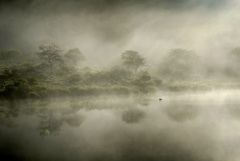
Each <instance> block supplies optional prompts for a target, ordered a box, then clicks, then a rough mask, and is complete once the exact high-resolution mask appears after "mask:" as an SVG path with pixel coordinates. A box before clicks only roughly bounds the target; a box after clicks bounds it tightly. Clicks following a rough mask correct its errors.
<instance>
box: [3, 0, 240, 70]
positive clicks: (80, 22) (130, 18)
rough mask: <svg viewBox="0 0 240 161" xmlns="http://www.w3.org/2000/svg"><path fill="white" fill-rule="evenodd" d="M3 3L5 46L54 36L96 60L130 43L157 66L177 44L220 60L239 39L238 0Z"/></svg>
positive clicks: (24, 46)
mask: <svg viewBox="0 0 240 161" xmlns="http://www.w3.org/2000/svg"><path fill="white" fill-rule="evenodd" d="M1 8H2V9H1V23H0V33H1V35H2V36H1V39H0V42H1V43H0V44H1V46H0V48H1V49H6V48H7V49H8V48H19V49H21V50H25V51H28V52H29V51H36V50H37V47H38V45H39V44H41V43H44V42H54V43H56V44H58V45H59V46H61V47H62V48H63V49H65V50H67V49H68V48H73V47H78V48H79V49H81V51H82V52H83V53H84V54H85V55H86V56H87V57H88V61H90V62H89V63H90V64H95V66H103V67H106V66H107V65H109V64H114V63H116V59H117V57H118V56H119V55H120V54H121V53H122V52H123V51H125V50H129V49H131V50H137V51H139V52H140V53H141V54H143V55H144V56H145V57H146V58H147V60H149V64H150V65H151V66H153V68H154V66H155V65H156V64H157V63H159V62H161V60H162V56H163V55H166V54H167V52H169V51H170V50H171V49H173V48H185V49H189V50H193V51H195V52H196V53H198V54H200V55H204V57H205V60H209V59H210V60H212V59H218V63H220V65H221V64H222V63H224V60H225V59H224V57H222V54H223V53H226V52H229V51H230V50H231V49H232V48H234V47H236V46H238V45H239V44H238V42H239V38H238V37H239V34H240V33H239V31H238V26H239V22H238V15H239V14H238V12H239V11H238V8H239V2H238V1H236V0H228V1H226V0H209V1H206V0H182V1H179V0H171V1H167V0H159V1H157V0H150V1H148V2H145V1H135V0H131V1H107V0H100V1H96V0H92V1H85V0H81V1H76V0H70V1H67V2H66V1H56V0H55V1H54V0H53V1H40V0H29V1H27V0H26V1H22V2H20V1H10V2H8V1H6V2H5V3H4V1H3V2H1ZM106 58H108V59H107V61H106ZM209 63H210V62H209Z"/></svg>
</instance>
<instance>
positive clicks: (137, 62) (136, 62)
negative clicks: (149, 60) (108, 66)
mask: <svg viewBox="0 0 240 161" xmlns="http://www.w3.org/2000/svg"><path fill="white" fill-rule="evenodd" d="M122 60H123V65H124V66H126V67H127V68H129V69H131V70H133V71H134V72H136V71H137V70H138V69H139V68H140V67H141V66H143V65H144V64H145V60H144V58H143V57H142V56H141V55H140V54H139V53H138V52H137V51H133V50H127V51H125V52H124V53H122Z"/></svg>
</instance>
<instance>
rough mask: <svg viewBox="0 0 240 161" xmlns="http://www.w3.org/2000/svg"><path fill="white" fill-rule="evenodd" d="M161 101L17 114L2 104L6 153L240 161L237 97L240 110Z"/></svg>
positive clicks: (0, 146)
mask: <svg viewBox="0 0 240 161" xmlns="http://www.w3.org/2000/svg"><path fill="white" fill-rule="evenodd" d="M158 99H159V97H157V96H156V97H155V96H152V97H151V96H148V97H147V96H131V97H122V98H121V97H98V98H97V99H96V98H94V99H93V98H84V99H83V98H67V99H54V100H43V101H24V102H21V101H20V102H18V103H17V106H16V107H15V108H9V107H8V106H7V103H6V104H5V103H2V104H1V106H0V138H1V139H0V150H1V151H0V154H1V156H4V157H8V158H10V159H11V158H12V159H15V160H34V161H43V160H44V161H52V160H69V161H78V160H84V161H95V160H99V161H101V160H105V161H110V160H111V161H123V160H124V161H134V160H137V161H183V160H184V161H238V160H239V157H240V156H239V152H240V150H239V145H240V142H239V141H238V140H240V132H238V131H240V130H238V129H239V127H240V122H239V121H238V120H237V121H236V118H237V119H238V118H240V112H239V111H240V110H239V105H240V101H239V100H238V98H236V99H235V100H234V104H229V102H227V103H226V102H221V103H219V102H218V101H215V100H210V99H209V97H206V100H204V99H203V97H202V96H201V101H199V99H198V96H194V95H192V97H191V99H189V97H186V98H185V97H181V98H180V97H175V98H174V97H173V96H172V95H171V96H169V97H167V96H165V97H164V100H163V101H159V100H158ZM209 100H210V101H209ZM144 101H146V103H144ZM14 112H16V113H17V115H14V114H13V113H14Z"/></svg>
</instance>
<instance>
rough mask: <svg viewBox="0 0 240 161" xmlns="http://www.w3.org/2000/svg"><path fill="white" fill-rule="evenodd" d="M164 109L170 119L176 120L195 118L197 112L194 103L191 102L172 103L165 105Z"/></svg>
mask: <svg viewBox="0 0 240 161" xmlns="http://www.w3.org/2000/svg"><path fill="white" fill-rule="evenodd" d="M164 111H165V112H166V114H167V115H168V116H169V117H170V118H171V119H172V120H174V121H177V122H183V121H187V120H192V119H195V118H196V117H197V115H198V112H199V110H198V108H197V107H196V105H195V106H194V105H192V104H173V105H170V106H167V107H166V108H165V110H164Z"/></svg>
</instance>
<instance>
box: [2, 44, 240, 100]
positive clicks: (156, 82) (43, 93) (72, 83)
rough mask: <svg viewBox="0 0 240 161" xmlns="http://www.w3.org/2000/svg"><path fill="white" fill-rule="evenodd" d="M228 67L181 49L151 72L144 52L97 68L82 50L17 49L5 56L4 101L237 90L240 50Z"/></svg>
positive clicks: (49, 46) (229, 56) (48, 46)
mask: <svg viewBox="0 0 240 161" xmlns="http://www.w3.org/2000/svg"><path fill="white" fill-rule="evenodd" d="M225 57H226V58H227V61H225V62H224V65H222V64H221V67H219V66H216V65H214V66H211V64H206V63H205V61H204V59H203V58H202V57H201V56H200V55H198V54H196V53H195V52H194V51H191V50H187V49H183V48H176V49H173V50H170V51H169V53H167V54H166V56H164V57H163V58H162V61H161V63H159V64H158V65H157V67H155V70H151V66H149V65H148V64H149V62H148V61H147V60H146V58H145V57H144V56H143V54H141V53H140V52H138V51H134V50H126V51H124V52H122V53H121V54H120V55H119V58H118V59H119V61H120V62H121V63H120V64H118V65H115V66H110V67H108V68H104V69H101V68H95V69H94V68H92V67H90V66H87V65H83V64H84V61H86V56H85V55H84V53H82V52H81V50H80V49H79V48H73V49H69V50H66V51H64V50H62V49H61V47H59V46H58V45H56V44H53V43H52V44H44V45H40V46H39V48H38V50H37V52H35V53H30V54H29V53H23V52H22V51H20V50H17V49H9V50H4V51H1V52H0V79H1V82H0V98H1V99H3V100H14V99H26V98H33V99H40V98H48V97H62V96H67V97H68V96H86V95H102V94H122V95H128V94H150V93H154V92H156V91H159V90H162V91H206V90H213V89H225V88H228V89H229V88H232V89H236V88H239V87H240V84H239V83H238V80H239V78H240V74H239V72H238V71H239V68H240V66H239V64H238V62H239V59H240V48H238V47H236V48H234V49H232V50H231V51H229V53H226V56H225Z"/></svg>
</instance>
